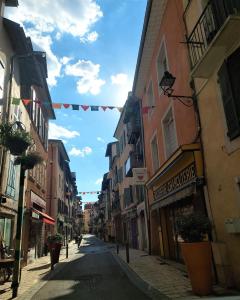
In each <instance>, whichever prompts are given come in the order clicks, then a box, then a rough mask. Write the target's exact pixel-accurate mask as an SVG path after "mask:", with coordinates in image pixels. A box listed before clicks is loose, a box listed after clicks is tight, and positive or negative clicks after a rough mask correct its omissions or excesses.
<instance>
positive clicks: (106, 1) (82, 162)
mask: <svg viewBox="0 0 240 300" xmlns="http://www.w3.org/2000/svg"><path fill="white" fill-rule="evenodd" d="M146 2H147V0H121V1H116V0H96V1H95V0H72V1H65V0H57V1H51V0H42V1H41V6H40V5H38V2H37V1H32V0H19V7H18V8H9V9H8V11H7V17H9V18H11V19H12V20H14V21H16V22H19V23H21V24H22V25H23V26H24V28H25V31H26V34H27V35H29V36H30V37H31V39H32V42H33V43H34V48H35V49H36V50H43V51H46V53H47V59H48V73H49V78H48V83H49V88H50V93H51V97H52V101H53V102H63V103H71V104H74V103H76V104H90V105H91V104H92V105H113V106H114V105H115V106H122V105H123V103H124V102H125V100H126V97H127V92H128V91H130V90H131V87H132V81H133V76H134V71H135V66H136V60H137V54H138V48H139V43H140V37H141V31H142V26H143V20H144V13H145V8H146ZM26 20H27V21H26ZM55 113H56V120H55V121H54V122H51V124H50V133H49V134H50V138H58V139H62V140H64V143H65V147H66V149H67V152H68V154H69V157H70V160H71V163H70V166H71V170H72V171H75V172H76V173H77V185H78V190H79V191H97V190H100V189H101V179H102V176H103V174H104V173H106V172H107V171H108V159H107V158H105V150H106V145H107V143H109V142H111V141H112V140H113V137H112V136H113V133H114V130H115V127H116V124H117V121H118V118H119V115H120V114H119V112H118V111H117V110H107V111H106V112H103V111H99V112H91V111H87V112H84V111H83V110H80V111H73V110H71V109H70V108H69V109H64V108H63V109H61V110H55ZM96 200H97V196H96V195H86V196H83V201H96Z"/></svg>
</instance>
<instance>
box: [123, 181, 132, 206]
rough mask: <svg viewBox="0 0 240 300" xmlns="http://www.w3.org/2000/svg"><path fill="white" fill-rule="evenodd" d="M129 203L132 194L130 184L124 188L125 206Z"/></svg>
mask: <svg viewBox="0 0 240 300" xmlns="http://www.w3.org/2000/svg"><path fill="white" fill-rule="evenodd" d="M131 203H133V196H132V186H131V185H130V186H129V188H125V189H124V204H125V207H127V206H129V205H130V204H131Z"/></svg>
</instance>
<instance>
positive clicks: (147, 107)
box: [142, 106, 149, 114]
mask: <svg viewBox="0 0 240 300" xmlns="http://www.w3.org/2000/svg"><path fill="white" fill-rule="evenodd" d="M148 111H149V106H144V107H143V108H142V113H143V114H147V113H148Z"/></svg>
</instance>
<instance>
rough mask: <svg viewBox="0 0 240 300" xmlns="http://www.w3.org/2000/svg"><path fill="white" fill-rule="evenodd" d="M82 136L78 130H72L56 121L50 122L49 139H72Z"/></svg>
mask: <svg viewBox="0 0 240 300" xmlns="http://www.w3.org/2000/svg"><path fill="white" fill-rule="evenodd" d="M77 136H80V133H79V132H77V131H71V130H68V129H66V128H65V127H63V126H60V125H57V124H55V123H49V139H62V138H63V139H72V138H75V137H77Z"/></svg>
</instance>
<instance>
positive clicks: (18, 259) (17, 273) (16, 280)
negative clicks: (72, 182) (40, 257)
mask: <svg viewBox="0 0 240 300" xmlns="http://www.w3.org/2000/svg"><path fill="white" fill-rule="evenodd" d="M15 124H16V125H17V127H18V128H19V129H20V130H22V131H24V130H25V129H26V128H25V125H24V124H23V123H22V122H20V121H16V122H15V123H14V124H13V126H14V125H15ZM25 171H26V169H25V168H24V167H23V166H22V164H20V182H19V193H18V213H17V228H16V238H15V254H14V259H15V260H14V268H13V279H12V286H11V287H12V298H15V297H17V292H18V286H19V281H20V280H19V279H20V268H21V266H20V264H21V250H22V224H23V210H24V205H23V200H24V196H23V195H24V180H25Z"/></svg>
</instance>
